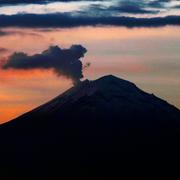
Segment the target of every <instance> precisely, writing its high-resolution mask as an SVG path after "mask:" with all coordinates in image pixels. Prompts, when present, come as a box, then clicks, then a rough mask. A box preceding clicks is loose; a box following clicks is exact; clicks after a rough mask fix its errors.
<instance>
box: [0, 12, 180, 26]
mask: <svg viewBox="0 0 180 180" xmlns="http://www.w3.org/2000/svg"><path fill="white" fill-rule="evenodd" d="M0 22H1V23H0V27H33V28H41V27H46V28H48V27H62V28H70V27H78V26H101V25H112V26H126V27H160V26H166V25H180V16H166V17H154V18H135V17H116V16H105V17H104V16H100V17H99V16H97V17H92V16H84V17H83V16H72V15H70V14H69V13H56V14H42V15H36V14H17V15H11V16H6V15H1V16H0Z"/></svg>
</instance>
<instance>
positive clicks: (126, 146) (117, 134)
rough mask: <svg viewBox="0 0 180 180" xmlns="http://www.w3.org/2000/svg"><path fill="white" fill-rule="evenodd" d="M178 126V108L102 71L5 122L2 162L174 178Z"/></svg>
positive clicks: (77, 173) (46, 170)
mask: <svg viewBox="0 0 180 180" xmlns="http://www.w3.org/2000/svg"><path fill="white" fill-rule="evenodd" d="M179 125H180V111H179V110H178V109H177V108H176V107H174V106H172V105H170V104H168V103H167V102H166V101H164V100H162V99H160V98H158V97H156V96H154V95H152V94H149V93H146V92H144V91H142V90H141V89H139V88H138V87H137V86H136V85H135V84H133V83H131V82H129V81H126V80H123V79H119V78H117V77H114V76H112V75H109V76H104V77H102V78H100V79H97V80H95V81H89V80H86V81H83V82H81V83H78V84H77V85H76V86H75V87H72V88H71V89H69V90H67V91H66V92H64V93H63V94H61V95H60V96H58V97H56V98H55V99H53V100H51V101H50V102H48V103H46V104H44V105H42V106H40V107H38V108H36V109H34V110H33V111H31V112H29V113H26V114H24V115H22V116H20V117H19V118H17V119H15V120H13V121H11V122H9V123H6V124H4V125H2V126H0V143H1V144H0V145H1V148H0V153H1V154H3V157H2V158H1V162H0V163H1V167H2V169H4V171H5V170H8V171H14V172H16V173H17V174H18V173H19V174H21V175H22V173H25V175H28V176H33V177H51V178H52V176H53V175H54V176H59V177H66V178H67V177H72V178H74V177H79V178H82V179H84V178H85V179H88V178H90V179H94V178H97V179H103V178H104V177H109V178H112V179H114V178H115V177H116V178H117V177H122V176H125V177H139V178H140V177H144V178H145V179H147V178H146V177H148V178H149V177H150V176H151V175H152V176H153V175H156V177H164V176H166V177H168V175H170V177H172V176H174V175H176V172H175V171H176V169H175V168H174V166H175V164H176V163H178V162H179V160H180V156H179V154H180V153H179V152H180V145H179V144H180V136H179V132H180V126H179ZM176 167H177V166H176ZM172 172H173V175H172ZM177 172H178V171H177ZM157 174H158V175H159V176H157ZM171 175H172V176H171Z"/></svg>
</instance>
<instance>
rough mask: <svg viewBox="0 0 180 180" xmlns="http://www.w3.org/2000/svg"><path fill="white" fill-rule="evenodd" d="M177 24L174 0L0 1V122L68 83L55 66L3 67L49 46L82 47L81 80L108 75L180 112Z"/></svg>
mask: <svg viewBox="0 0 180 180" xmlns="http://www.w3.org/2000/svg"><path fill="white" fill-rule="evenodd" d="M179 25H180V1H178V0H100V1H95V0H94V1H93V0H91V1H90V0H89V1H83V0H82V1H78V0H69V1H63V0H29V1H28V0H14V1H13V0H12V1H7V0H0V42H1V43H0V123H3V122H6V121H9V120H11V119H13V118H15V117H17V116H19V115H21V114H23V113H25V112H27V111H29V110H31V109H33V108H35V107H37V106H38V105H41V104H43V103H45V102H47V101H48V100H50V99H52V98H54V97H55V96H57V95H59V94H61V93H62V92H63V91H65V90H67V89H68V88H69V87H71V86H72V85H73V83H72V80H71V79H70V78H67V76H65V75H63V74H59V75H60V76H59V75H58V76H57V74H56V73H54V71H53V68H28V69H27V68H24V69H23V68H15V67H13V66H11V68H7V69H5V68H3V64H5V63H7V62H9V61H10V60H11V59H12V58H11V56H12V54H13V53H14V52H23V53H24V54H25V55H26V56H27V57H28V58H29V57H33V58H34V57H36V56H37V54H41V53H42V52H43V51H45V50H47V49H48V48H49V47H50V46H59V47H60V48H61V49H62V50H63V49H71V48H70V47H71V46H72V45H74V44H78V45H81V46H83V47H85V48H86V49H87V52H86V54H85V55H84V57H81V61H82V63H83V64H84V65H85V64H86V63H87V62H90V63H91V65H90V67H88V68H85V69H84V72H83V74H84V78H83V79H90V80H93V79H96V78H98V77H100V76H103V75H105V74H113V75H116V76H118V77H121V78H124V79H127V80H129V81H132V82H134V83H135V84H136V85H138V87H140V88H142V89H143V90H145V91H147V92H149V93H153V94H155V95H157V96H159V97H161V98H163V99H165V100H167V101H168V102H169V103H171V104H173V105H175V106H176V107H178V108H180V26H179ZM42 54H43V53H42ZM15 60H17V59H15ZM38 67H40V66H38ZM42 67H44V66H43V65H42ZM83 79H82V80H83Z"/></svg>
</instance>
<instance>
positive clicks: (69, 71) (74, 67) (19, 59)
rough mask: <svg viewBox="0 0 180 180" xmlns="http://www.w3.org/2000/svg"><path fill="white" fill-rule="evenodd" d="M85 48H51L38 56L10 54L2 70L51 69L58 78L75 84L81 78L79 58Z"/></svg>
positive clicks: (19, 53) (76, 46) (79, 46)
mask: <svg viewBox="0 0 180 180" xmlns="http://www.w3.org/2000/svg"><path fill="white" fill-rule="evenodd" d="M86 52H87V50H86V48H84V47H83V46H81V45H72V46H71V47H70V48H69V49H61V48H60V47H58V46H51V47H49V48H48V49H47V50H45V51H43V52H42V53H40V54H35V55H32V56H29V55H27V54H26V53H23V52H16V53H14V54H12V55H11V56H10V57H9V58H8V60H7V61H6V63H5V64H3V66H2V68H3V69H27V70H29V69H37V68H39V69H53V70H54V72H55V73H56V74H57V75H58V76H65V77H67V78H70V79H72V80H73V83H74V84H76V83H78V82H79V81H80V79H81V78H83V72H82V70H83V65H82V62H81V61H80V58H82V57H84V54H85V53H86Z"/></svg>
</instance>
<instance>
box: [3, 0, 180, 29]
mask: <svg viewBox="0 0 180 180" xmlns="http://www.w3.org/2000/svg"><path fill="white" fill-rule="evenodd" d="M53 2H56V3H53ZM74 2H75V3H74ZM21 3H24V4H26V6H23V5H21ZM32 3H33V4H34V5H33V6H32ZM9 4H11V6H8V5H9ZM17 4H18V5H17ZM37 4H38V5H37ZM39 4H40V5H39ZM179 6H180V0H98V1H96V0H88V1H86V0H30V1H28V0H14V1H6V0H2V1H0V22H1V23H0V27H33V28H36V27H65V28H70V27H78V26H97V25H112V26H126V27H158V26H166V25H180V8H179ZM25 7H26V8H25Z"/></svg>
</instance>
